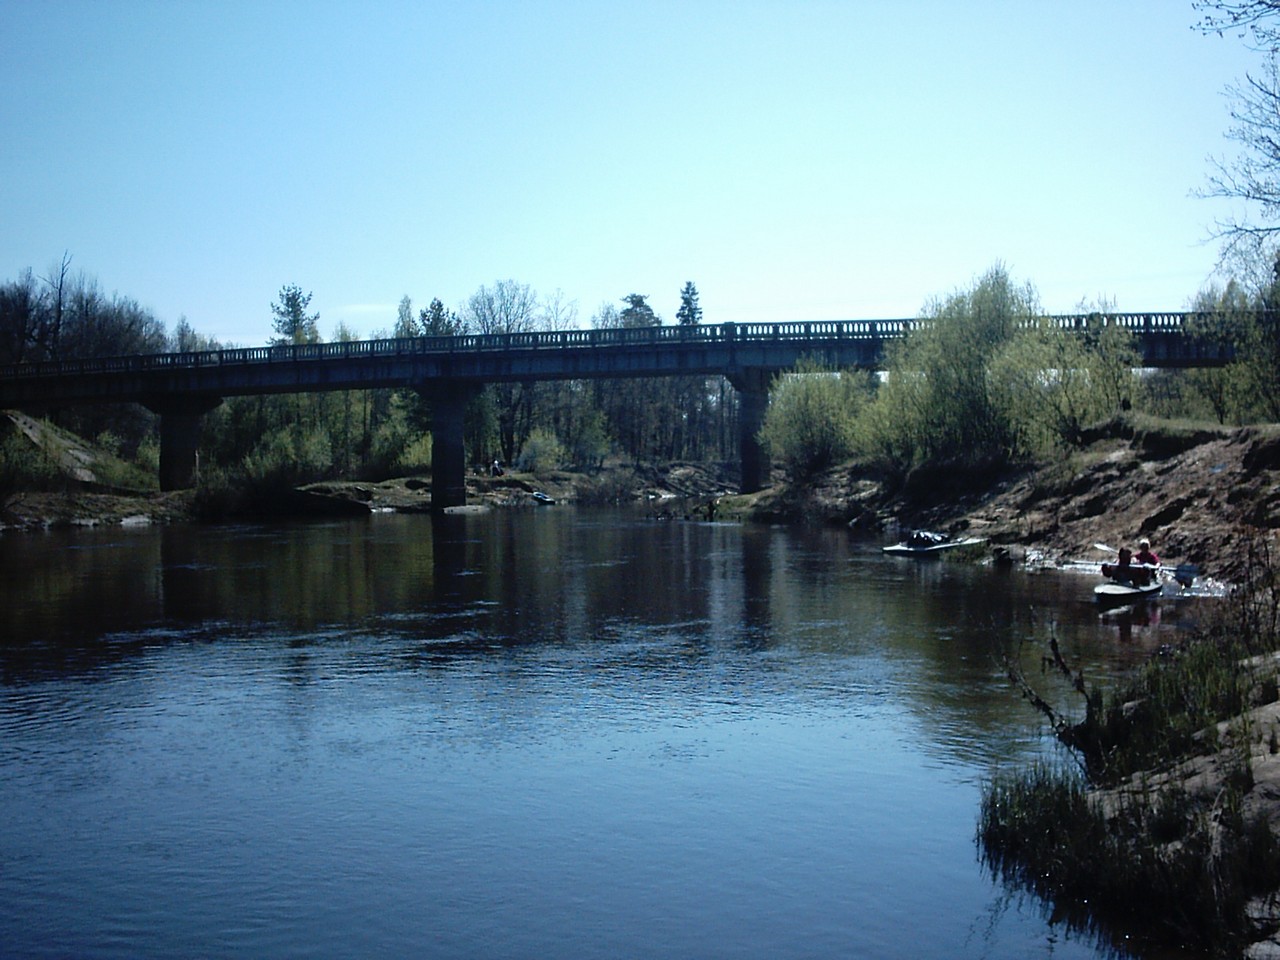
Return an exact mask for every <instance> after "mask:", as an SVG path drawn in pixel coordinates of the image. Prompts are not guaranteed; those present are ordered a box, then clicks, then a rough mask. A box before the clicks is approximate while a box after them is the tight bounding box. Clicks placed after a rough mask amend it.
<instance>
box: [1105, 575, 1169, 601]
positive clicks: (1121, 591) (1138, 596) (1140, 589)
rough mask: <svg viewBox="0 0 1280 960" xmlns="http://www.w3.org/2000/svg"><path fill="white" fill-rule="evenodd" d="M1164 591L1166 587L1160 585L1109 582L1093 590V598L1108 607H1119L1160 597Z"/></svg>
mask: <svg viewBox="0 0 1280 960" xmlns="http://www.w3.org/2000/svg"><path fill="white" fill-rule="evenodd" d="M1163 589H1164V587H1163V586H1162V585H1161V584H1159V583H1144V584H1141V585H1138V584H1133V583H1118V582H1116V581H1115V580H1108V581H1107V582H1106V583H1100V584H1098V585H1097V586H1096V587H1094V588H1093V598H1094V599H1095V600H1096V601H1097V602H1098V603H1100V604H1104V605H1106V606H1119V605H1121V604H1125V603H1134V602H1135V601H1137V600H1146V599H1148V598H1149V597H1158V596H1159V595H1160V592H1161V591H1162V590H1163Z"/></svg>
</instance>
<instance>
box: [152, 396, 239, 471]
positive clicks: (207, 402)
mask: <svg viewBox="0 0 1280 960" xmlns="http://www.w3.org/2000/svg"><path fill="white" fill-rule="evenodd" d="M221 403H222V398H221V397H208V396H190V397H164V398H158V399H152V400H149V401H147V402H146V404H145V406H146V408H147V409H148V410H150V411H151V412H152V413H157V414H159V415H160V489H161V490H164V491H169V490H185V489H186V488H188V487H190V486H193V485H194V484H195V479H196V448H197V447H198V446H199V443H200V420H201V418H202V417H203V416H204V415H205V414H206V413H208V412H209V411H210V410H213V409H214V408H215V407H217V406H218V405H219V404H221Z"/></svg>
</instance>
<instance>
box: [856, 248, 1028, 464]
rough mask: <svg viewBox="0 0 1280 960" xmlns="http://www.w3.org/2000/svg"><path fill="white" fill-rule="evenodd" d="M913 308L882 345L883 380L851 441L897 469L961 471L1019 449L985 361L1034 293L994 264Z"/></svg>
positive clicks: (1005, 400)
mask: <svg viewBox="0 0 1280 960" xmlns="http://www.w3.org/2000/svg"><path fill="white" fill-rule="evenodd" d="M923 313H924V315H923V317H922V318H921V319H920V321H919V322H918V323H917V324H916V325H915V326H914V327H913V328H912V329H911V330H910V331H909V332H908V334H907V335H906V336H905V337H903V338H902V339H900V340H897V341H894V342H891V343H890V344H889V345H888V347H887V349H886V367H887V373H886V377H885V382H884V384H883V386H882V388H881V389H880V390H879V391H878V392H877V396H876V400H875V403H874V404H873V405H872V408H871V410H870V411H869V416H867V417H866V418H864V421H863V422H864V428H863V431H862V439H861V444H860V445H861V446H862V448H863V449H864V450H866V451H867V452H868V453H869V454H870V455H872V456H873V457H875V458H876V459H878V460H879V461H880V463H881V465H882V466H883V467H885V468H886V469H887V470H888V471H889V472H890V473H891V474H893V475H897V476H905V475H906V474H907V473H908V472H910V471H911V470H912V469H914V468H917V467H920V466H922V465H925V464H929V465H930V466H931V467H932V468H933V469H935V470H936V469H944V470H945V469H958V470H961V471H967V470H973V469H982V468H989V467H994V466H999V465H1001V464H1005V463H1008V462H1010V461H1011V460H1012V459H1014V458H1015V457H1016V456H1017V455H1018V454H1019V452H1020V451H1019V449H1018V443H1017V440H1018V430H1017V427H1016V425H1015V424H1014V422H1013V421H1012V419H1011V417H1010V415H1009V402H1010V398H1009V397H1008V395H1007V392H1005V391H1003V390H1001V389H999V388H998V386H997V385H996V384H995V383H993V381H992V378H991V376H990V367H991V364H992V361H993V360H994V358H995V357H996V355H997V354H998V353H999V352H1000V351H1001V350H1002V349H1004V347H1005V346H1006V344H1007V343H1008V342H1009V341H1010V340H1011V339H1012V337H1013V335H1014V333H1015V331H1017V330H1018V328H1019V327H1020V326H1026V325H1030V324H1032V323H1034V322H1035V320H1036V318H1037V317H1038V315H1039V313H1040V310H1039V303H1038V298H1037V296H1036V294H1035V291H1034V290H1033V289H1032V288H1031V287H1030V286H1022V287H1019V286H1017V285H1015V284H1014V283H1013V281H1012V280H1011V279H1010V277H1009V274H1008V272H1007V271H1006V270H1005V269H1004V267H1003V266H1002V265H996V266H995V267H993V268H991V269H990V270H989V271H987V273H986V274H985V275H983V277H982V278H981V279H980V280H978V281H977V283H976V284H975V285H974V287H973V288H972V289H971V290H967V291H961V292H957V293H954V294H952V295H951V296H949V297H947V298H945V299H944V300H941V301H936V302H934V303H931V304H930V305H928V306H927V307H926V309H925V310H924V311H923Z"/></svg>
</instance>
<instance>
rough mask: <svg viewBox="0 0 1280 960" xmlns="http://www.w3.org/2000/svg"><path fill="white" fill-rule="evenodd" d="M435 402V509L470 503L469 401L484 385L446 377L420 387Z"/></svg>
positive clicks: (433, 464) (432, 473)
mask: <svg viewBox="0 0 1280 960" xmlns="http://www.w3.org/2000/svg"><path fill="white" fill-rule="evenodd" d="M418 392H419V393H421V394H422V395H423V396H424V397H425V398H426V399H427V401H428V402H429V403H430V404H431V511H432V512H433V513H440V512H441V511H442V510H444V509H446V508H447V507H461V506H465V505H466V503H467V452H466V445H465V443H464V442H463V428H464V426H465V423H466V412H467V404H468V403H469V402H470V401H471V399H472V398H473V397H475V395H476V394H477V393H479V392H480V387H479V386H478V385H476V384H472V383H465V382H463V381H460V380H446V381H443V382H439V383H431V384H427V385H425V386H420V387H418Z"/></svg>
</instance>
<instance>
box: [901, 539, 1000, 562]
mask: <svg viewBox="0 0 1280 960" xmlns="http://www.w3.org/2000/svg"><path fill="white" fill-rule="evenodd" d="M986 542H987V541H986V540H985V539H983V538H982V537H966V538H965V539H963V540H948V541H946V542H945V543H930V544H926V545H923V546H913V545H912V544H909V543H895V544H893V545H892V546H888V547H885V548H884V552H885V553H890V554H893V555H894V556H899V557H927V556H930V555H932V554H937V553H942V552H944V551H946V550H954V549H955V548H956V547H976V546H978V545H979V544H983V543H986Z"/></svg>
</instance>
